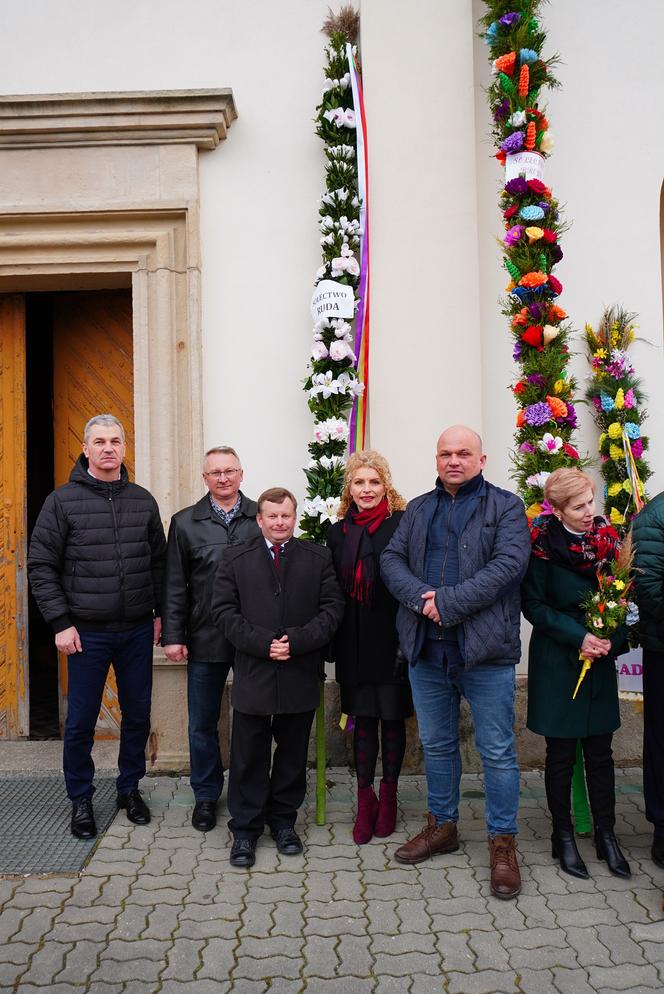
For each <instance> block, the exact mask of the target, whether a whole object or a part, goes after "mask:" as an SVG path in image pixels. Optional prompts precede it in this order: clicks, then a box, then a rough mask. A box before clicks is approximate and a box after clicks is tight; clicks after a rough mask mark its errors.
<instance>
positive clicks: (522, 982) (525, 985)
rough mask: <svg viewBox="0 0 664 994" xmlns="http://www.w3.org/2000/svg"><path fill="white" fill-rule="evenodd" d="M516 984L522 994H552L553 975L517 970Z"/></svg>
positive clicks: (546, 971) (548, 972)
mask: <svg viewBox="0 0 664 994" xmlns="http://www.w3.org/2000/svg"><path fill="white" fill-rule="evenodd" d="M538 965H539V964H538ZM518 984H519V990H520V991H521V992H522V994H553V991H554V987H553V973H552V972H551V970H533V969H530V967H524V968H523V969H521V970H519V974H518Z"/></svg>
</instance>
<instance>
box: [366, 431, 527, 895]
mask: <svg viewBox="0 0 664 994" xmlns="http://www.w3.org/2000/svg"><path fill="white" fill-rule="evenodd" d="M485 462H486V456H485V455H483V453H482V440H481V438H480V437H479V435H477V433H476V432H474V431H472V430H471V429H470V428H466V427H465V426H463V425H456V426H454V427H452V428H448V429H447V430H446V431H444V432H443V433H442V435H441V436H440V438H439V439H438V445H437V449H436V467H437V470H438V479H437V480H436V485H435V487H434V489H433V490H432V491H430V492H429V493H426V494H423V495H422V496H421V497H417V498H415V500H412V501H411V502H410V503H409V505H408V507H407V509H406V512H405V514H404V516H403V518H402V520H401V523H400V525H399V527H398V528H397V530H396V532H395V534H394V536H393V538H392V540H391V542H390V544H389V545H388V547H387V548H386V549H385V551H384V552H383V555H382V557H381V574H382V577H383V580H384V581H385V584H386V586H387V587H388V589H389V590H390V591H391V593H392V594H393V595H394V597H396V599H397V600H398V601H399V612H398V615H397V628H398V631H399V641H400V644H401V649H402V651H403V652H404V653H405V655H406V656H407V658H408V661H409V663H410V668H409V676H410V683H411V687H412V691H413V700H414V702H415V709H416V712H417V720H418V724H419V732H420V739H421V742H422V747H423V750H424V763H425V768H426V775H427V786H428V792H429V809H430V811H429V815H428V819H427V824H426V825H425V827H424V828H423V830H422V831H421V832H419V833H418V834H417V835H416V836H415V837H414V838H412V839H410V840H409V841H408V842H406V843H405V844H404V845H403V846H401V847H400V848H399V849H398V850H397V851H396V853H395V858H396V859H397V860H398V861H399V862H401V863H419V862H422V861H423V860H425V859H428V858H429V857H430V856H434V855H436V854H438V853H449V852H454V851H455V850H456V849H458V848H459V842H458V834H457V821H458V817H459V787H460V782H461V755H460V752H459V705H460V700H461V697H462V696H463V697H465V698H466V700H467V701H468V703H469V704H470V708H471V711H472V715H473V721H474V724H475V741H476V744H477V749H478V751H479V754H480V757H481V759H482V767H483V771H484V789H485V796H486V826H487V833H488V841H489V854H490V864H491V891H492V893H493V894H495V896H496V897H500V898H512V897H516V895H517V894H518V893H519V891H520V890H521V876H520V873H519V866H518V863H517V858H516V834H517V811H518V806H519V767H518V764H517V758H516V748H515V743H514V692H515V665H516V663H517V662H518V661H519V659H520V654H521V648H520V637H519V628H520V597H519V585H520V583H521V580H522V579H523V576H524V574H525V572H526V568H527V565H528V560H529V558H530V538H529V531H528V523H527V520H526V516H525V513H524V508H523V503H522V501H521V500H520V499H519V498H518V497H516V496H515V495H514V494H512V493H510V492H509V491H507V490H501V489H500V488H499V487H495V486H493V485H492V484H491V483H488V482H487V481H486V480H485V479H484V477H483V475H482V469H483V468H484V464H485Z"/></svg>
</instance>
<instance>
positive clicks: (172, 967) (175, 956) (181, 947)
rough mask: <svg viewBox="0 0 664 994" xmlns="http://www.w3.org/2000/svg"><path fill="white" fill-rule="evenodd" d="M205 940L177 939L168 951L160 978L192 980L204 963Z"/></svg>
mask: <svg viewBox="0 0 664 994" xmlns="http://www.w3.org/2000/svg"><path fill="white" fill-rule="evenodd" d="M203 945H204V941H203V940H202V939H179V938H178V939H175V940H174V942H173V944H172V945H171V947H170V948H169V949H168V950H167V951H166V954H165V964H166V967H165V969H164V970H163V972H162V974H161V977H160V979H161V980H162V981H165V980H181V981H183V982H184V981H187V982H188V981H190V980H193V979H194V978H195V976H196V973H197V971H198V970H200V968H201V967H202V965H203V958H202V956H201V952H202V948H203Z"/></svg>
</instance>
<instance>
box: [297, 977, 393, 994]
mask: <svg viewBox="0 0 664 994" xmlns="http://www.w3.org/2000/svg"><path fill="white" fill-rule="evenodd" d="M374 985H375V981H374V980H363V979H360V978H358V977H354V978H353V979H352V980H351V979H350V978H349V977H335V978H334V980H328V979H327V978H321V977H310V978H309V979H308V981H307V986H306V994H373V990H374ZM294 994H295V992H294ZM297 994H301V992H299V991H298V992H297Z"/></svg>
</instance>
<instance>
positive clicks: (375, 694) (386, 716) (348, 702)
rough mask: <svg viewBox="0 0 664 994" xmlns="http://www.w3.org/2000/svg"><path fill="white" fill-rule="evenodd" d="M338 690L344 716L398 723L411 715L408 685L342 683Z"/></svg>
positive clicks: (410, 698) (410, 697)
mask: <svg viewBox="0 0 664 994" xmlns="http://www.w3.org/2000/svg"><path fill="white" fill-rule="evenodd" d="M339 689H340V697H341V710H342V711H343V712H344V714H351V715H354V716H359V717H361V718H382V719H383V720H384V721H400V720H402V719H403V718H410V716H411V715H412V713H413V698H412V696H411V693H410V684H409V683H357V684H354V683H353V684H348V683H342V684H340V687H339Z"/></svg>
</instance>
